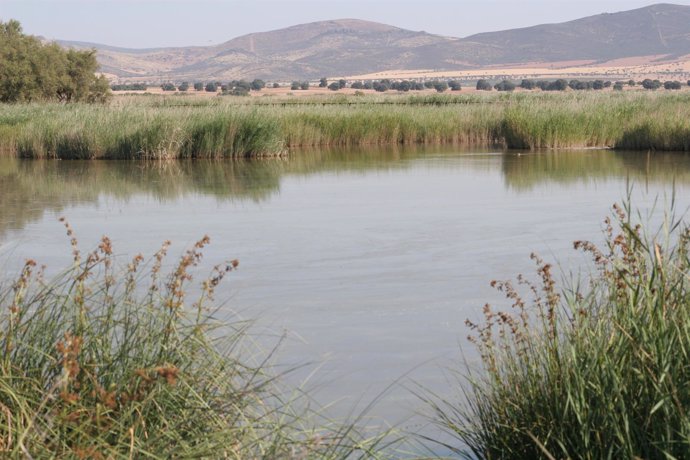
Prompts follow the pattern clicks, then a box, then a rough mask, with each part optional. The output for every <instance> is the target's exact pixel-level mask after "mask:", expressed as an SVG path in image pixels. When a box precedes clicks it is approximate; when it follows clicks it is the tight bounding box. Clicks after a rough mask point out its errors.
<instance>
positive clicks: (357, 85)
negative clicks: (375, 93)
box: [350, 81, 364, 89]
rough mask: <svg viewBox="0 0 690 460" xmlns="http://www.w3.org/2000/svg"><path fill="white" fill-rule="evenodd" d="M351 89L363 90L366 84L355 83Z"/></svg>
mask: <svg viewBox="0 0 690 460" xmlns="http://www.w3.org/2000/svg"><path fill="white" fill-rule="evenodd" d="M350 88H352V89H363V88H364V83H362V82H361V81H353V82H352V84H351V85H350Z"/></svg>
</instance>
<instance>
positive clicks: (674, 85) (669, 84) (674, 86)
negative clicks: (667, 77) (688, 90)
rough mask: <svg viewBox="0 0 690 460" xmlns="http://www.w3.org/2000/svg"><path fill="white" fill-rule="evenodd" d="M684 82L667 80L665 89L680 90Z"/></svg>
mask: <svg viewBox="0 0 690 460" xmlns="http://www.w3.org/2000/svg"><path fill="white" fill-rule="evenodd" d="M682 86H683V85H682V84H681V83H680V82H679V81H665V82H664V89H670V90H678V89H681V88H682Z"/></svg>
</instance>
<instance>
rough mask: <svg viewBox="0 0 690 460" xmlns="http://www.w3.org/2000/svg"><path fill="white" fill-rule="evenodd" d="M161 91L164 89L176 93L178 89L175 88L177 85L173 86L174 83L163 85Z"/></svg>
mask: <svg viewBox="0 0 690 460" xmlns="http://www.w3.org/2000/svg"><path fill="white" fill-rule="evenodd" d="M161 89H162V90H163V91H176V90H177V87H175V85H174V84H172V83H163V84H162V85H161Z"/></svg>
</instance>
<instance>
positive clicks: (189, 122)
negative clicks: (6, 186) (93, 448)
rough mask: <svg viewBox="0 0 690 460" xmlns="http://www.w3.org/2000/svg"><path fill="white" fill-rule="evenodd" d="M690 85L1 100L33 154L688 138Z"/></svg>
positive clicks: (670, 143)
mask: <svg viewBox="0 0 690 460" xmlns="http://www.w3.org/2000/svg"><path fill="white" fill-rule="evenodd" d="M689 100H690V97H689V96H688V95H686V94H656V93H655V94H648V93H633V92H625V93H622V94H618V93H615V94H598V93H597V94H593V93H585V94H583V93H576V94H575V93H566V94H540V93H534V94H524V93H519V94H511V95H490V96H476V95H472V96H446V95H441V96H433V97H418V96H411V97H410V96H404V97H372V98H348V97H338V98H335V99H328V98H307V99H304V100H299V101H297V100H289V99H288V100H270V101H264V100H261V99H257V100H254V99H252V100H249V101H245V100H242V101H236V100H234V99H233V100H227V99H223V100H220V101H216V100H213V101H210V102H199V101H195V100H193V99H185V98H163V99H159V98H132V99H125V100H123V101H120V102H118V103H116V104H113V105H111V106H105V107H104V106H86V105H70V106H62V105H50V104H42V105H24V106H21V105H18V106H4V107H2V109H1V111H0V143H2V144H4V145H8V146H9V147H10V149H11V150H12V151H13V152H16V153H17V154H19V155H21V156H26V157H33V158H46V157H57V158H113V159H117V158H186V157H196V158H219V157H246V156H262V155H277V154H281V153H284V152H285V149H286V148H289V147H296V146H354V145H384V144H440V143H455V144H464V145H489V144H503V145H505V146H507V147H511V148H528V149H537V148H573V147H592V146H597V147H610V146H615V147H620V148H627V149H636V150H639V149H655V150H688V149H689V148H690V145H689V144H688V140H687V139H688V133H689V132H690V121H688V120H690V108H689V106H690V104H688V101H689Z"/></svg>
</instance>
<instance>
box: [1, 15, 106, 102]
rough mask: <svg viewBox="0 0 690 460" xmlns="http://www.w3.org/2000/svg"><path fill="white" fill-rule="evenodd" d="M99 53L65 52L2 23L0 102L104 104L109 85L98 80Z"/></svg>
mask: <svg viewBox="0 0 690 460" xmlns="http://www.w3.org/2000/svg"><path fill="white" fill-rule="evenodd" d="M97 70H98V62H97V61H96V51H95V50H90V51H76V50H71V49H70V50H65V49H63V48H61V47H60V46H59V45H57V44H55V43H49V44H44V43H42V42H41V41H40V40H39V39H37V38H35V37H32V36H30V35H25V34H24V33H23V32H22V27H21V25H20V24H19V22H18V21H15V20H10V21H8V22H6V23H3V22H0V102H29V101H37V100H46V101H51V100H52V101H61V102H104V101H106V100H107V99H108V98H109V97H110V85H109V84H108V80H106V78H105V77H103V76H96V71H97Z"/></svg>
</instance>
